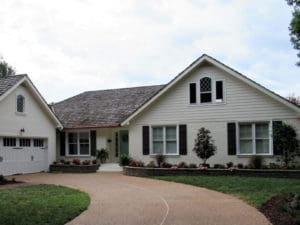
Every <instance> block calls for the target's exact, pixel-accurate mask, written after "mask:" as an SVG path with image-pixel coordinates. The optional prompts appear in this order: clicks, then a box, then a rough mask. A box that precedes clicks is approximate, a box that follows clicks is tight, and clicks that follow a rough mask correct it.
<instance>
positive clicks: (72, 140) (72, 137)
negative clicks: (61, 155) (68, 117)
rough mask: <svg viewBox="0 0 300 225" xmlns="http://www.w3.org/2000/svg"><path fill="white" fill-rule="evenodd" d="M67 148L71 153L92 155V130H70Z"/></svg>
mask: <svg viewBox="0 0 300 225" xmlns="http://www.w3.org/2000/svg"><path fill="white" fill-rule="evenodd" d="M67 134H68V135H67V149H68V154H69V155H77V156H80V155H85V156H86V155H90V132H88V131H80V132H68V133H67Z"/></svg>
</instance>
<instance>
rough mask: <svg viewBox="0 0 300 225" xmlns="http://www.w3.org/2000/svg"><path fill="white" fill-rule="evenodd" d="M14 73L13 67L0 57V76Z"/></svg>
mask: <svg viewBox="0 0 300 225" xmlns="http://www.w3.org/2000/svg"><path fill="white" fill-rule="evenodd" d="M13 75H16V71H15V69H14V68H13V67H12V66H10V65H8V63H7V62H5V61H4V60H3V59H2V58H0V78H4V77H8V76H13Z"/></svg>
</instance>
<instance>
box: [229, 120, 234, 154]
mask: <svg viewBox="0 0 300 225" xmlns="http://www.w3.org/2000/svg"><path fill="white" fill-rule="evenodd" d="M227 142H228V155H236V125H235V123H228V124H227Z"/></svg>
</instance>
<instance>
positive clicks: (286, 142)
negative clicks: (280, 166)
mask: <svg viewBox="0 0 300 225" xmlns="http://www.w3.org/2000/svg"><path fill="white" fill-rule="evenodd" d="M273 142H274V152H277V153H280V154H281V160H282V162H284V163H285V165H286V166H287V167H288V166H289V164H290V163H291V162H292V161H293V160H294V158H295V157H296V156H297V155H300V152H299V140H298V139H297V133H296V130H295V128H294V127H292V126H290V125H287V124H284V123H276V124H274V133H273Z"/></svg>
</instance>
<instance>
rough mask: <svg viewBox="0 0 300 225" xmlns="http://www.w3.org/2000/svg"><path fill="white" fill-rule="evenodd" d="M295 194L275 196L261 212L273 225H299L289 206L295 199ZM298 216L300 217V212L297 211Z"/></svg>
mask: <svg viewBox="0 0 300 225" xmlns="http://www.w3.org/2000/svg"><path fill="white" fill-rule="evenodd" d="M293 196H294V195H293V194H285V195H279V196H274V197H273V198H271V199H270V200H269V201H267V202H266V203H264V204H263V205H262V207H261V208H260V211H261V212H262V213H263V214H264V215H265V216H266V217H267V218H268V219H269V220H270V222H271V223H272V224H273V225H298V224H299V223H296V221H295V219H294V218H293V217H292V216H291V214H290V213H288V211H289V209H290V208H289V204H290V202H291V201H292V199H293ZM294 213H295V214H296V215H300V210H295V211H294Z"/></svg>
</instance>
